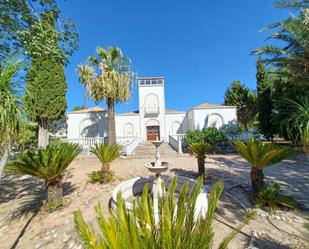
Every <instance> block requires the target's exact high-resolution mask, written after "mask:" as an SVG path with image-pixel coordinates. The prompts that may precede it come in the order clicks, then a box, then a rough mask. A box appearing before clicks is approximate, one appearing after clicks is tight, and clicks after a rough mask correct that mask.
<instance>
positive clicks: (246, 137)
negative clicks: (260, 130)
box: [226, 132, 254, 141]
mask: <svg viewBox="0 0 309 249" xmlns="http://www.w3.org/2000/svg"><path fill="white" fill-rule="evenodd" d="M226 137H227V139H228V140H229V141H237V140H241V141H248V140H250V139H252V138H254V133H252V132H242V133H240V134H237V135H227V136H226Z"/></svg>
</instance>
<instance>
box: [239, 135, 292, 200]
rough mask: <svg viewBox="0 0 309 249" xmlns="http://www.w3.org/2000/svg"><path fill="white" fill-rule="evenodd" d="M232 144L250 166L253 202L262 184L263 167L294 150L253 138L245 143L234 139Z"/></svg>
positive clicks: (285, 156) (284, 157)
mask: <svg viewBox="0 0 309 249" xmlns="http://www.w3.org/2000/svg"><path fill="white" fill-rule="evenodd" d="M233 144H234V147H235V148H236V150H237V151H238V152H239V153H240V155H241V156H242V157H243V158H244V159H245V160H246V161H247V162H248V163H249V164H250V166H251V173H250V177H251V187H252V190H251V196H252V200H253V201H254V202H255V201H256V199H257V198H258V196H259V192H260V189H261V187H262V186H263V185H264V174H263V169H265V168H267V167H269V166H271V165H273V164H276V163H278V162H280V161H282V160H284V159H286V158H288V157H290V156H291V155H293V154H294V152H293V151H292V150H290V149H289V148H288V147H285V146H277V145H275V144H273V143H262V141H259V140H255V139H251V140H249V141H248V142H247V144H245V143H244V142H242V141H235V142H234V143H233Z"/></svg>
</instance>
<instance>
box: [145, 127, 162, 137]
mask: <svg viewBox="0 0 309 249" xmlns="http://www.w3.org/2000/svg"><path fill="white" fill-rule="evenodd" d="M146 129H147V140H148V141H156V140H160V126H158V125H156V126H147V127H146Z"/></svg>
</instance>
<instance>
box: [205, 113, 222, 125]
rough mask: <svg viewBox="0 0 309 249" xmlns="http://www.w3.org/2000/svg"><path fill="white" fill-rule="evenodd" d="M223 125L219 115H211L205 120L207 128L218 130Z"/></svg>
mask: <svg viewBox="0 0 309 249" xmlns="http://www.w3.org/2000/svg"><path fill="white" fill-rule="evenodd" d="M223 124H224V122H223V118H222V116H221V115H220V114H217V113H213V114H210V115H209V116H208V118H207V127H216V128H220V127H221V126H222V125H223Z"/></svg>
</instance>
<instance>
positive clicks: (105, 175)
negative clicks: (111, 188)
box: [88, 171, 114, 184]
mask: <svg viewBox="0 0 309 249" xmlns="http://www.w3.org/2000/svg"><path fill="white" fill-rule="evenodd" d="M88 177H89V180H90V182H93V183H95V182H98V183H101V184H105V183H109V182H111V181H113V180H114V172H112V171H93V172H91V173H89V174H88Z"/></svg>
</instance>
